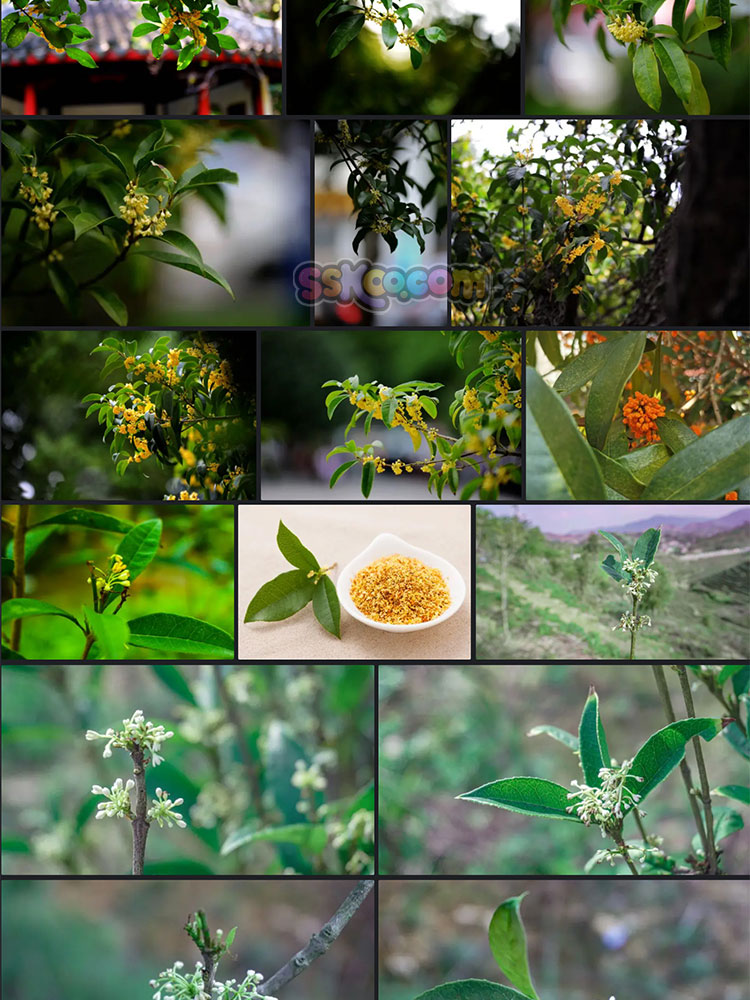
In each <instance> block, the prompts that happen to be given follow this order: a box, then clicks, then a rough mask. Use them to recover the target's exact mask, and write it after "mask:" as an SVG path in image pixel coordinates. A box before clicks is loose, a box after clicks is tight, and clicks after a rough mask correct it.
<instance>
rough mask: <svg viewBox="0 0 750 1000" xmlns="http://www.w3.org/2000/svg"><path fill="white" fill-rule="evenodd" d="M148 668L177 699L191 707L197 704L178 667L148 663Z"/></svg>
mask: <svg viewBox="0 0 750 1000" xmlns="http://www.w3.org/2000/svg"><path fill="white" fill-rule="evenodd" d="M149 667H150V668H151V671H152V672H153V673H154V675H155V676H156V677H157V678H158V679H159V680H160V681H161V683H162V684H163V685H164V686H165V687H168V688H169V690H170V691H171V692H172V693H173V694H176V695H177V697H178V698H182V700H183V701H187V702H189V703H190V704H191V705H197V704H198V702H197V701H196V699H195V695H194V694H193V691H192V688H191V687H190V685H189V684H188V682H187V681H186V680H185V678H184V677H183V675H182V672H181V671H180V669H179V668H178V667H173V666H171V664H168V663H149Z"/></svg>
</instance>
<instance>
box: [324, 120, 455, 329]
mask: <svg viewBox="0 0 750 1000" xmlns="http://www.w3.org/2000/svg"><path fill="white" fill-rule="evenodd" d="M386 124H387V123H386ZM316 138H317V136H316ZM426 138H428V139H430V140H432V141H433V142H435V141H436V140H439V139H440V138H442V142H441V143H439V144H438V142H436V145H435V149H434V156H433V162H432V163H430V161H429V160H428V158H427V156H426V154H425V150H424V147H423V145H422V144H421V142H420V141H419V139H418V138H417V136H416V135H414V134H408V133H407V132H406V131H403V132H401V134H400V135H399V137H398V140H397V147H396V148H397V151H396V155H395V156H394V158H393V161H392V163H393V164H394V165H397V164H404V165H405V170H406V177H407V179H410V180H412V181H414V184H416V185H419V187H421V188H422V189H424V188H427V187H428V185H429V184H430V183H431V182H432V180H433V178H434V177H436V176H437V177H438V183H437V185H436V186H435V189H434V194H433V195H432V197H431V198H430V199H429V200H428V201H427V202H426V203H425V204H423V203H422V196H421V193H420V190H419V188H418V187H416V186H414V185H412V184H409V183H407V184H406V191H405V192H404V193H401V194H400V195H399V197H400V198H401V200H402V201H408V202H412V203H414V204H416V205H417V207H418V208H419V209H420V210H421V212H422V215H423V217H424V218H426V219H430V220H431V221H433V222H435V223H436V226H435V228H433V230H432V231H431V232H430V233H426V234H425V236H424V241H425V245H426V246H425V250H424V252H423V251H421V250H420V247H419V244H418V243H417V241H416V239H414V237H412V236H410V235H408V234H407V233H404V232H403V231H401V232H398V233H396V234H395V235H396V238H397V240H398V246H397V247H396V249H395V250H391V249H390V248H389V247H388V245H387V244H386V242H385V240H384V239H383V238H382V237H381V236H379V235H378V234H377V233H374V232H370V233H368V234H367V235H366V236H365V238H364V239H363V240H362V242H361V243H360V245H359V246H358V249H357V252H356V253H355V252H354V249H353V245H352V241H353V239H354V237H355V234H356V232H357V230H356V227H355V220H356V217H357V214H358V210H355V209H354V207H353V203H352V199H351V197H350V196H349V194H348V189H347V185H348V183H349V179H350V176H351V172H350V169H349V167H348V166H347V165H346V163H342V162H341V156H340V154H339V151H338V149H337V148H336V146H334V145H332V144H330V143H329V144H326V143H323V142H321V143H319V144H317V143H316V148H315V254H314V260H315V261H316V263H317V264H318V265H319V266H320V267H323V268H324V267H328V266H330V265H336V264H337V263H338V262H339V261H352V262H353V266H354V265H356V264H357V263H358V262H360V261H371V262H372V263H377V265H378V267H382V268H384V269H388V268H399V269H400V270H402V271H404V272H407V271H409V269H410V268H417V267H418V268H421V269H424V270H425V271H427V272H428V273H429V271H430V269H431V268H437V267H440V268H445V267H446V266H447V263H448V235H447V232H446V229H445V222H446V212H447V197H448V194H447V190H448V182H447V133H446V131H445V127H444V124H443V123H434V124H433V125H432V126H431V128H430V129H429V130H428V131H427V133H426ZM385 145H386V144H385V143H384V146H385ZM361 148H362V150H363V151H364V152H366V151H368V150H371V151H372V153H371V155H373V156H374V155H376V154H375V150H376V148H377V140H376V139H375V138H370V139H368V140H366V141H363V142H362V143H361ZM440 152H442V154H443V155H442V160H441V159H440ZM381 155H382V154H381ZM433 167H434V168H435V169H436V170H439V171H440V173H439V174H437V173H435V172H434V171H433ZM396 169H398V168H397V166H396ZM438 230H439V231H438ZM357 274H358V276H359V279H360V280H361V278H362V274H361V273H360V272H357ZM430 287H432V286H430ZM439 288H440V289H444V288H445V282H444V281H443V282H442V283H441V284H440V285H439ZM348 297H349V296H347V298H348ZM383 301H386V299H385V297H384V298H383ZM387 301H388V308H387V309H383V310H382V311H373V310H371V309H369V308H366V307H365V306H364V305H363V304H362V303H361V302H359V301H358V300H356V299H355V300H353V301H351V302H349V301H346V300H344V299H343V296H342V300H341V301H338V302H337V301H335V300H330V299H322V300H321V301H319V302H316V303H315V306H314V315H315V322H316V324H317V325H323V326H325V325H326V324H329V323H337V324H339V325H348V326H396V325H400V324H407V325H408V324H410V323H413V324H415V325H419V326H442V325H443V324H445V323H446V321H447V299H446V294H445V292H442V293H437V292H436V293H431V294H429V295H427V296H426V297H424V298H422V299H417V298H411V299H406V300H405V301H404V300H402V299H401V298H400V296H399V297H396V296H394V295H390V296H388V298H387Z"/></svg>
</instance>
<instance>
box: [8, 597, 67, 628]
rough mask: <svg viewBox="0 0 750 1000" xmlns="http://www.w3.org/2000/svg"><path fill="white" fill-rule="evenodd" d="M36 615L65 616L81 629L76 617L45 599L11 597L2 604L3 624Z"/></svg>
mask: <svg viewBox="0 0 750 1000" xmlns="http://www.w3.org/2000/svg"><path fill="white" fill-rule="evenodd" d="M36 615H57V616H58V617H60V618H67V619H68V621H71V622H73V624H74V625H77V626H78V628H79V629H81V631H83V626H82V625H81V623H80V622H79V621H78V619H77V618H75V617H74V616H73V615H71V614H69V613H68V612H67V611H64V610H63V609H62V608H58V607H57V606H56V605H55V604H49V603H48V602H47V601H37V600H35V599H34V598H32V597H11V598H9V599H8V600H7V601H5V602H4V603H3V606H2V619H3V626H5V625H7V624H8V622H12V621H16V619H18V618H34V617H35V616H36Z"/></svg>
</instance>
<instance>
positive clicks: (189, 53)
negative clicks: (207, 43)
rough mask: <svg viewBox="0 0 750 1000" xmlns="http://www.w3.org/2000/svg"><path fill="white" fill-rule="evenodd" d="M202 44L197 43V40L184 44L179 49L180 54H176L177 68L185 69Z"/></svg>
mask: <svg viewBox="0 0 750 1000" xmlns="http://www.w3.org/2000/svg"><path fill="white" fill-rule="evenodd" d="M201 48H202V46H200V45H198V43H197V42H190V44H189V45H186V46H185V48H184V49H181V50H180V54H179V55H178V56H177V69H178V70H180V69H185V68H186V67H187V66H189V65H190V63H191V62H192V61H193V59H194V58H195V57H196V56H197V55H198V53H199V52H200V50H201Z"/></svg>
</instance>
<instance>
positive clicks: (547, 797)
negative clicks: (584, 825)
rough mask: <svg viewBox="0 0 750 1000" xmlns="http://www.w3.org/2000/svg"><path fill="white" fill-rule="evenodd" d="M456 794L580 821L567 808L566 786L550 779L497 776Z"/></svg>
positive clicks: (538, 813)
mask: <svg viewBox="0 0 750 1000" xmlns="http://www.w3.org/2000/svg"><path fill="white" fill-rule="evenodd" d="M456 797H457V798H459V799H468V801H469V802H480V803H481V804H483V805H487V806H497V807H498V808H500V809H509V810H510V811H511V812H517V813H523V814H524V815H526V816H544V817H546V818H547V819H567V820H570V822H572V823H580V822H581V821H580V820H579V818H578V817H577V816H576V815H574V814H573V815H571V814H570V813H569V812H568V811H567V809H568V806H569V805H570V802H569V801H568V790H567V788H563V786H562V785H558V784H557V783H556V782H554V781H547V779H546V778H525V777H524V778H520V777H519V778H499V779H498V780H497V781H490V782H488V783H487V784H486V785H481V786H480V787H479V788H475V789H473V791H471V792H464V794H463V795H458V796H456Z"/></svg>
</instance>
